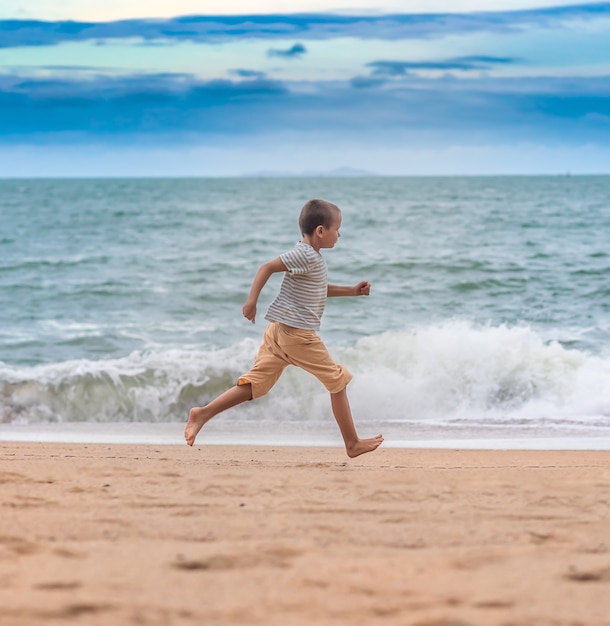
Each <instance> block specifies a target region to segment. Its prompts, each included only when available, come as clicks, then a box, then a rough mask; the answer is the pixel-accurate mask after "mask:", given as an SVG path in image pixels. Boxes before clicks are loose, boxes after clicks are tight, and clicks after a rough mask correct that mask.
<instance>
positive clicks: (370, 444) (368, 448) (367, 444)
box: [345, 435, 383, 459]
mask: <svg viewBox="0 0 610 626" xmlns="http://www.w3.org/2000/svg"><path fill="white" fill-rule="evenodd" d="M382 443H383V437H382V436H381V435H377V437H371V438H370V439H358V441H356V443H353V444H351V445H349V446H345V451H346V452H347V456H349V457H350V458H351V459H353V458H355V457H357V456H360V455H361V454H365V453H366V452H372V451H373V450H377V448H378V447H379V446H380V445H381V444H382Z"/></svg>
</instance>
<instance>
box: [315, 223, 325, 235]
mask: <svg viewBox="0 0 610 626" xmlns="http://www.w3.org/2000/svg"><path fill="white" fill-rule="evenodd" d="M323 234H324V226H322V224H320V225H319V226H316V235H318V237H321V236H322V235H323Z"/></svg>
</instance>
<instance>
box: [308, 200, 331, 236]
mask: <svg viewBox="0 0 610 626" xmlns="http://www.w3.org/2000/svg"><path fill="white" fill-rule="evenodd" d="M338 213H341V209H340V208H339V207H338V206H337V205H336V204H333V203H332V202H327V201H326V200H315V199H314V200H308V201H307V202H306V203H305V205H304V206H303V208H302V209H301V215H299V228H300V229H301V234H302V235H313V233H314V231H315V230H316V228H317V227H318V226H324V228H329V227H330V226H331V224H332V223H333V220H334V219H335V217H337V214H338Z"/></svg>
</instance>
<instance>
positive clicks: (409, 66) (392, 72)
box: [366, 56, 516, 76]
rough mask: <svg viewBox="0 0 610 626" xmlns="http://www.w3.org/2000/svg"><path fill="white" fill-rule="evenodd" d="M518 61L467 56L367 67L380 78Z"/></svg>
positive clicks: (373, 62) (470, 68) (375, 62)
mask: <svg viewBox="0 0 610 626" xmlns="http://www.w3.org/2000/svg"><path fill="white" fill-rule="evenodd" d="M515 62H516V59H510V58H503V57H491V56H465V57H455V58H452V59H446V60H444V61H372V62H371V63H367V64H366V65H367V67H372V68H373V74H374V75H378V76H404V75H406V74H407V73H408V71H409V70H464V71H470V70H481V69H487V68H489V67H490V66H492V65H498V64H502V65H505V64H510V63H515Z"/></svg>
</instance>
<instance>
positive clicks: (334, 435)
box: [0, 420, 610, 451]
mask: <svg viewBox="0 0 610 626" xmlns="http://www.w3.org/2000/svg"><path fill="white" fill-rule="evenodd" d="M185 423H186V422H173V423H141V422H130V423H127V422H111V423H100V422H96V423H90V422H78V423H75V422H72V423H38V424H0V444H1V443H3V442H4V443H10V442H14V443H17V442H19V443H58V444H60V443H64V444H126V445H182V444H183V443H184V439H183V431H184V425H185ZM360 430H361V432H364V430H365V429H364V428H362V427H360ZM369 430H371V428H370V427H366V432H367V433H368V431H369ZM402 431H405V432H399V430H398V429H395V430H394V432H393V433H392V432H390V434H389V435H386V432H387V431H386V430H385V429H383V430H382V432H383V433H384V437H385V441H384V443H383V444H382V448H386V449H388V448H402V449H463V450H541V451H543V450H592V451H595V450H600V451H601V450H610V434H605V433H604V434H600V433H599V432H595V431H584V430H583V431H574V432H565V431H564V432H561V433H553V434H547V433H543V432H541V430H540V429H527V428H519V427H515V428H487V429H485V430H484V431H481V430H478V431H477V433H476V434H475V433H473V432H472V430H471V429H466V428H453V429H450V428H447V427H440V426H437V427H426V426H425V425H424V426H419V427H417V428H410V427H406V428H403V429H402ZM371 432H372V431H371ZM405 434H407V435H408V438H407V437H405ZM366 436H370V435H369V434H367V435H366ZM184 445H186V444H184ZM233 445H236V446H249V445H258V446H280V447H302V446H307V447H322V448H327V447H338V448H342V442H341V438H340V436H339V433H338V431H337V429H336V426H335V424H334V423H331V422H328V423H325V424H323V425H320V424H294V423H288V424H271V423H264V424H262V425H259V424H256V425H254V424H252V423H251V422H240V423H229V424H227V423H223V422H221V421H220V420H219V421H217V422H212V423H211V424H207V425H206V426H205V428H204V429H203V430H202V431H201V433H199V436H198V437H197V441H196V442H195V447H200V446H203V447H205V446H233Z"/></svg>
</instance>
